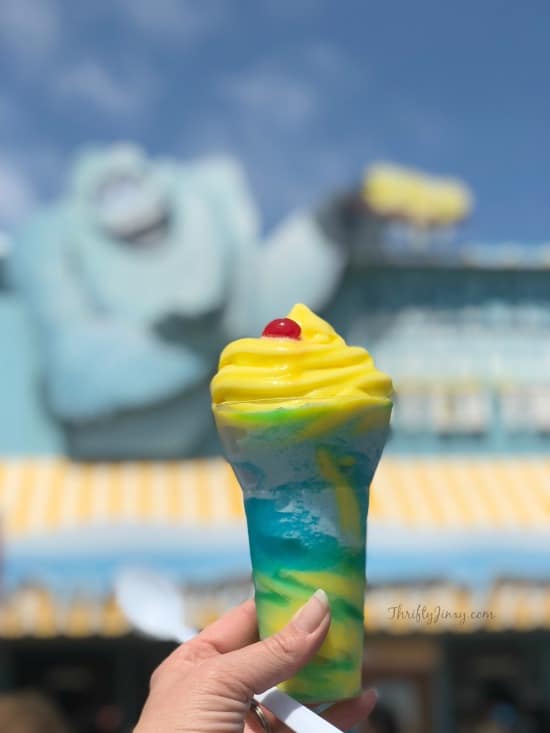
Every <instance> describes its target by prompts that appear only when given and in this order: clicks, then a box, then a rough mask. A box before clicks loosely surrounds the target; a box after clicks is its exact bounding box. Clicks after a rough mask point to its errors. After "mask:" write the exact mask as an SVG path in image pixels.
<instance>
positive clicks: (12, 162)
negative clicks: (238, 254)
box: [0, 0, 550, 242]
mask: <svg viewBox="0 0 550 733" xmlns="http://www.w3.org/2000/svg"><path fill="white" fill-rule="evenodd" d="M549 28H550V3H548V2H547V1H546V0H528V2H524V3H515V2H511V0H509V1H508V2H506V1H505V0H500V1H497V0H475V1H474V0H464V1H463V2H461V3H460V4H459V3H441V2H440V0H425V1H423V0H421V1H420V2H409V1H408V0H399V1H398V0H395V1H393V2H392V1H391V0H389V1H388V2H385V3H374V2H367V1H366V0H348V1H345V0H343V1H341V2H336V1H335V0H97V1H96V2H85V1H84V0H2V2H1V3H0V68H1V69H2V84H1V86H0V222H2V223H3V225H4V226H5V227H6V228H8V229H9V228H10V227H11V226H13V224H14V223H16V222H17V221H18V220H19V219H20V218H21V217H23V216H24V215H25V213H26V212H27V211H28V210H29V208H31V207H32V206H33V205H35V203H36V202H37V201H39V200H42V199H44V198H45V197H46V198H47V197H51V196H52V195H55V193H56V192H58V191H59V189H60V187H61V186H62V182H63V176H64V173H65V171H66V168H67V165H68V162H69V161H70V157H71V155H72V154H73V153H74V151H75V149H77V148H78V147H79V146H81V145H82V144H84V143H86V142H101V141H105V142H107V141H114V140H121V139H131V140H135V141H137V142H139V143H141V144H142V145H143V146H145V147H146V148H147V150H149V151H150V152H151V153H152V154H153V155H161V154H162V155H167V154H168V155H174V156H178V157H181V158H182V159H185V158H189V157H194V156H197V155H202V154H205V153H214V152H220V151H224V152H231V153H233V154H235V155H237V156H239V157H240V158H241V160H242V161H243V163H244V165H245V166H246V168H247V170H248V173H249V175H250V178H251V181H252V183H253V186H254V191H255V194H256V197H257V200H258V203H259V205H260V207H261V209H262V212H263V214H264V218H265V221H266V222H267V225H271V224H273V223H274V222H276V221H277V219H279V218H280V217H281V216H282V215H283V214H284V213H285V212H286V211H288V210H289V209H290V208H292V207H293V206H297V205H300V206H301V205H308V204H312V203H315V202H316V201H320V200H322V198H323V196H324V195H326V194H327V193H328V192H329V191H330V190H331V189H333V188H334V187H337V186H339V185H347V184H348V183H350V182H353V181H354V180H357V179H358V178H359V177H360V175H361V172H362V170H363V168H364V166H365V165H366V164H368V163H369V162H372V161H374V160H380V159H385V160H388V159H389V160H394V161H396V162H401V163H404V164H409V165H414V166H419V167H423V168H425V169H427V170H430V171H433V172H436V173H446V174H447V173H448V174H453V175H457V176H461V177H463V178H464V179H465V180H466V181H467V182H468V183H469V184H470V185H471V187H472V188H473V190H474V192H475V195H476V199H477V208H476V211H475V215H474V217H473V218H472V220H471V222H470V223H469V224H468V227H467V229H466V231H465V235H466V236H467V237H469V238H474V239H483V240H486V241H499V240H517V241H522V242H523V241H525V242H530V241H543V240H546V241H548V240H550V143H549V140H548V137H549V134H550V93H549V90H550V43H549V42H548V37H549Z"/></svg>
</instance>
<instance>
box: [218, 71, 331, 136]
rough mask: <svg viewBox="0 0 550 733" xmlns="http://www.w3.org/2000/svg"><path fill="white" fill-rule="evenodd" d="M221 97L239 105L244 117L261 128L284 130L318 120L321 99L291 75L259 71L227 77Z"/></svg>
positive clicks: (311, 88) (310, 88) (221, 88)
mask: <svg viewBox="0 0 550 733" xmlns="http://www.w3.org/2000/svg"><path fill="white" fill-rule="evenodd" d="M220 90H221V93H222V95H223V96H224V97H225V98H226V99H229V100H230V101H231V102H232V103H233V104H235V105H236V106H237V108H240V109H239V112H240V114H241V115H242V116H243V117H248V118H251V117H252V118H254V119H255V121H256V122H257V124H258V125H265V124H269V125H270V126H271V125H273V123H275V124H278V125H279V126H281V127H284V128H290V129H296V128H303V127H304V126H305V125H307V124H308V123H309V122H311V120H312V119H313V118H314V117H315V115H316V113H317V109H318V101H319V100H318V97H317V94H316V91H315V89H314V87H313V86H312V85H311V84H308V83H307V82H305V81H302V80H299V79H297V78H293V77H292V76H291V75H290V74H286V73H283V72H281V71H277V70H275V69H273V70H272V69H269V68H258V69H253V70H250V71H244V72H241V73H238V74H231V75H228V76H226V77H225V79H224V80H223V81H222V83H221V87H220Z"/></svg>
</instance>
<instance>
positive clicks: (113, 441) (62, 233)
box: [14, 145, 353, 459]
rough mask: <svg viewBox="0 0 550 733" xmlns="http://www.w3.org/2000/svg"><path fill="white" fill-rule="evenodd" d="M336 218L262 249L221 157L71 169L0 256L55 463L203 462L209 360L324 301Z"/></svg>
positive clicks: (235, 179)
mask: <svg viewBox="0 0 550 733" xmlns="http://www.w3.org/2000/svg"><path fill="white" fill-rule="evenodd" d="M347 208H349V207H346V205H342V204H341V202H336V203H335V202H334V201H333V202H331V203H330V204H328V205H327V206H325V207H324V208H323V209H322V210H320V211H319V212H317V213H316V214H309V213H300V212H299V213H295V214H293V215H291V216H290V217H289V218H288V219H287V220H286V221H284V222H283V223H282V224H281V225H280V226H279V227H278V228H277V229H276V230H275V231H274V232H273V234H272V235H271V236H270V237H268V238H267V240H266V241H263V242H262V241H260V227H259V221H258V212H257V210H256V207H255V205H254V202H253V198H252V196H251V194H250V191H249V189H248V185H247V182H246V180H245V177H244V175H243V171H242V169H241V168H240V166H239V165H238V164H237V163H236V162H235V161H233V160H231V159H225V158H223V159H219V158H218V159H211V160H208V159H207V160H202V161H199V162H194V163H189V164H176V163H174V162H171V161H167V160H150V159H148V158H147V157H145V155H144V154H143V152H142V151H141V150H140V149H139V148H136V147H134V146H130V145H118V146H114V147H109V148H104V149H96V150H89V151H87V152H85V153H83V154H82V155H81V156H80V157H79V158H77V160H76V163H75V166H74V170H73V172H72V177H71V179H70V181H69V186H68V190H67V192H66V194H65V196H64V197H63V198H61V199H60V200H59V201H58V202H56V203H55V204H53V205H51V206H50V207H48V208H45V209H43V210H42V211H39V212H37V213H36V214H35V215H34V216H33V217H32V218H31V220H30V221H29V222H28V223H27V226H26V227H24V229H23V230H22V232H21V234H20V237H19V241H18V242H17V246H16V248H15V255H14V258H15V272H16V277H17V282H18V285H19V289H20V292H21V293H22V294H23V296H24V297H25V299H26V301H27V303H28V305H29V306H30V310H31V314H32V317H33V320H34V322H35V324H36V326H37V329H36V330H37V332H38V337H39V342H40V343H39V345H40V353H41V354H42V357H43V362H42V369H43V387H44V394H45V398H46V402H47V405H48V408H49V410H50V411H51V413H52V414H53V415H54V417H55V418H56V419H57V420H59V421H60V422H61V423H62V424H63V426H64V428H65V435H66V439H67V449H68V452H69V454H70V455H72V456H74V457H77V458H84V459H88V458H89V459H94V458H100V459H115V458H133V457H141V458H145V457H151V458H167V457H184V456H190V455H199V454H205V453H209V452H215V444H214V437H213V436H214V431H213V429H212V418H211V415H210V409H209V394H208V384H209V380H210V378H211V376H212V374H213V372H214V371H215V369H216V362H217V357H218V355H219V352H220V350H221V349H222V348H223V346H224V345H225V344H226V343H227V342H228V341H230V340H232V339H234V338H237V337H240V336H243V335H256V334H258V333H261V330H262V328H263V326H264V325H265V324H266V323H267V322H268V321H270V320H271V319H272V318H274V317H277V316H283V315H285V314H286V312H287V311H288V309H289V308H290V307H291V306H292V305H293V304H294V303H295V302H297V301H301V302H304V303H307V304H308V305H309V306H310V307H311V308H313V309H319V308H321V307H322V306H323V305H324V304H325V303H326V302H327V301H328V299H329V298H330V297H331V295H332V294H333V292H334V291H335V288H336V286H337V284H338V283H339V280H340V277H341V273H342V271H343V268H344V266H345V263H346V261H347V254H346V252H347V249H348V247H347V245H346V242H345V240H346V238H347V236H348V229H349V228H350V226H351V225H350V223H349V212H347V213H346V211H344V210H345V209H347ZM352 218H353V217H352Z"/></svg>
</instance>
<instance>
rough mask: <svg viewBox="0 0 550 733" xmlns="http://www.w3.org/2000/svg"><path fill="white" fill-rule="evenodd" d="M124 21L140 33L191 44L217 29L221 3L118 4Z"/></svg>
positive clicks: (162, 0)
mask: <svg viewBox="0 0 550 733" xmlns="http://www.w3.org/2000/svg"><path fill="white" fill-rule="evenodd" d="M118 1H119V7H120V8H121V10H122V12H123V14H124V17H125V19H127V20H129V21H130V22H131V23H133V24H134V25H135V26H136V27H138V28H139V29H140V30H142V31H145V32H146V33H148V34H149V33H153V34H157V35H162V36H165V37H166V36H170V37H173V38H177V39H178V41H181V40H185V41H188V42H191V41H194V40H196V39H198V38H200V37H203V36H204V35H207V34H208V33H209V32H210V31H212V30H213V29H215V28H217V27H220V24H221V21H222V19H223V17H224V15H225V7H226V6H225V5H224V3H223V0H118Z"/></svg>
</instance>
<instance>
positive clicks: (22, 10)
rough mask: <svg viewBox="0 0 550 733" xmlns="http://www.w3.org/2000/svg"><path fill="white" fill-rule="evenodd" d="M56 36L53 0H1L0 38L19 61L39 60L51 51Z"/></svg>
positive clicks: (56, 10) (56, 8) (57, 18)
mask: <svg viewBox="0 0 550 733" xmlns="http://www.w3.org/2000/svg"><path fill="white" fill-rule="evenodd" d="M60 36H61V19H60V13H59V6H58V4H57V2H56V0H1V2H0V40H1V42H2V44H3V45H4V47H5V48H7V49H8V50H9V51H10V52H11V53H12V54H13V55H14V56H15V57H16V58H17V60H18V61H19V62H22V63H24V64H27V63H30V64H34V63H36V62H38V61H41V60H43V59H44V58H46V57H47V56H49V55H50V54H51V53H52V51H54V49H55V48H56V46H57V44H58V42H59V40H60Z"/></svg>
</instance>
